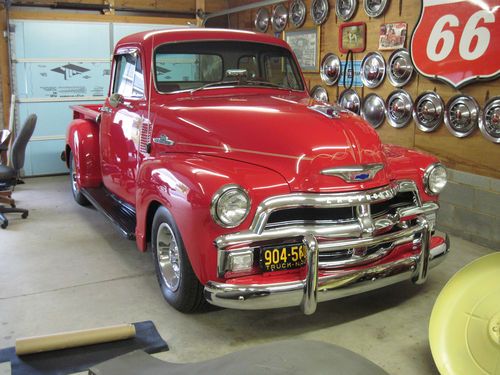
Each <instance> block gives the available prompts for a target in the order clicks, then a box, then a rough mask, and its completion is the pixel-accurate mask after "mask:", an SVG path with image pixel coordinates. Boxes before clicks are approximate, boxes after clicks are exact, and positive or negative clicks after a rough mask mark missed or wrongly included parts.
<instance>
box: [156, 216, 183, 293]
mask: <svg viewBox="0 0 500 375" xmlns="http://www.w3.org/2000/svg"><path fill="white" fill-rule="evenodd" d="M156 254H157V259H158V266H159V270H160V273H161V277H162V279H163V281H164V282H165V284H166V286H167V287H168V288H169V289H170V290H171V291H173V292H175V291H176V290H177V288H179V282H180V275H181V259H180V257H179V245H178V243H177V240H176V239H175V235H174V233H173V231H172V228H170V226H169V225H168V224H167V223H161V224H160V226H159V227H158V235H157V236H156Z"/></svg>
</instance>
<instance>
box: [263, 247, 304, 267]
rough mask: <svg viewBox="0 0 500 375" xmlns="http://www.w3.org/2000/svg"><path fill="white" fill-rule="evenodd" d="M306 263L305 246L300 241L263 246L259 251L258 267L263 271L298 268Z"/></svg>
mask: <svg viewBox="0 0 500 375" xmlns="http://www.w3.org/2000/svg"><path fill="white" fill-rule="evenodd" d="M305 264H306V248H305V246H304V244H302V243H296V244H290V245H281V246H270V247H264V248H263V249H262V250H261V253H260V267H261V269H262V270H263V271H264V272H274V271H283V270H290V269H293V268H299V267H302V266H304V265H305Z"/></svg>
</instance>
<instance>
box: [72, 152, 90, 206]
mask: <svg viewBox="0 0 500 375" xmlns="http://www.w3.org/2000/svg"><path fill="white" fill-rule="evenodd" d="M69 177H70V179H71V192H72V193H73V198H75V201H76V203H78V204H79V205H80V206H88V205H89V204H90V202H89V201H88V199H87V198H85V196H84V195H83V194H82V192H81V191H80V188H79V187H78V182H77V181H76V162H75V159H74V158H73V153H72V152H70V154H69Z"/></svg>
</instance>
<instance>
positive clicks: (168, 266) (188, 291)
mask: <svg viewBox="0 0 500 375" xmlns="http://www.w3.org/2000/svg"><path fill="white" fill-rule="evenodd" d="M151 248H152V253H153V260H154V263H155V270H156V277H157V279H158V283H159V284H160V289H161V292H162V294H163V297H164V298H165V299H166V300H167V302H168V303H169V304H170V305H172V306H173V307H174V308H175V309H177V310H179V311H181V312H184V313H190V312H196V311H199V310H202V309H204V308H205V307H206V306H207V302H206V300H205V298H204V297H203V285H201V283H200V282H199V280H198V278H197V277H196V275H195V274H194V271H193V268H192V267H191V263H190V262H189V258H188V256H187V253H186V250H185V247H184V242H183V241H182V237H181V235H180V232H179V229H178V228H177V226H176V225H175V222H174V220H173V217H172V215H171V214H170V212H169V211H168V210H167V209H166V208H165V207H160V208H158V210H157V211H156V213H155V216H154V219H153V225H152V232H151Z"/></svg>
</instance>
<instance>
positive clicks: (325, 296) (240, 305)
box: [205, 238, 450, 310]
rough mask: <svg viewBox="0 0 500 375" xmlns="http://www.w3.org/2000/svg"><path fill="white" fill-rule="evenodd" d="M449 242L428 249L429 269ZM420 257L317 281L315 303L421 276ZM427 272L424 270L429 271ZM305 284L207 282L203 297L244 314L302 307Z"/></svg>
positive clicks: (437, 261) (334, 275)
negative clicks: (241, 310) (248, 311)
mask: <svg viewBox="0 0 500 375" xmlns="http://www.w3.org/2000/svg"><path fill="white" fill-rule="evenodd" d="M449 250H450V244H449V240H448V238H447V239H446V242H445V243H444V244H441V245H438V246H436V247H434V248H432V249H429V251H428V254H429V257H428V260H429V263H428V268H433V267H435V266H436V265H437V264H439V263H440V262H441V261H442V260H443V259H444V258H445V257H446V254H448V252H449ZM422 259H423V258H422V256H421V255H420V256H409V257H406V258H401V259H398V260H395V261H392V262H389V263H385V264H380V265H377V266H375V267H370V268H364V269H361V270H359V269H358V270H354V271H336V272H335V273H332V274H331V275H328V276H323V277H319V278H318V280H317V292H318V293H317V302H324V301H329V300H333V299H337V298H342V297H347V296H350V295H354V294H359V293H362V292H366V291H369V290H373V289H378V288H382V287H384V286H388V285H391V284H395V283H398V282H401V281H405V280H410V279H414V278H415V276H417V280H418V275H420V273H419V271H417V270H420V269H421V268H422V269H423V267H425V266H420V262H421V260H422ZM428 268H427V269H428ZM304 290H305V280H299V281H293V282H285V283H275V284H262V285H261V284H251V285H238V284H226V283H218V282H213V281H209V282H208V283H207V284H206V286H205V297H206V298H207V300H208V302H210V303H211V304H213V305H217V306H221V307H225V308H235V309H243V310H258V309H270V308H279V307H291V306H301V305H302V301H303V300H304Z"/></svg>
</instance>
